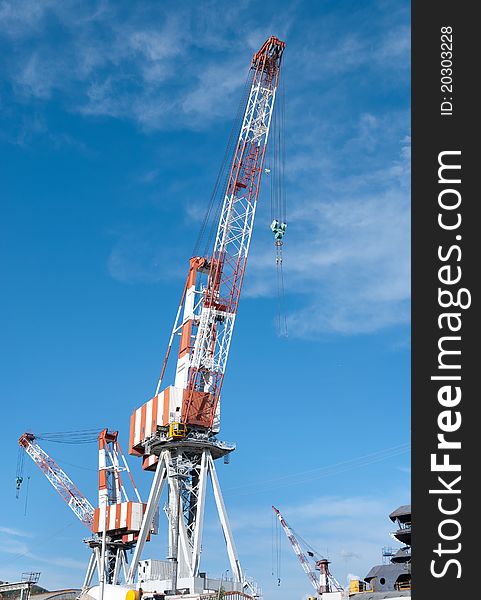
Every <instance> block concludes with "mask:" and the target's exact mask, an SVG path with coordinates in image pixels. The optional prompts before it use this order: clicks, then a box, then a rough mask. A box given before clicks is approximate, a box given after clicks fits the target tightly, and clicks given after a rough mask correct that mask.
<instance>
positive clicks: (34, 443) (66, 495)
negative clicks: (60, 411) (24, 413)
mask: <svg viewBox="0 0 481 600" xmlns="http://www.w3.org/2000/svg"><path fill="white" fill-rule="evenodd" d="M97 439H98V444H99V471H98V507H97V508H94V506H93V505H92V504H91V503H90V502H89V500H88V499H87V498H86V497H85V496H84V494H83V493H82V492H81V491H80V490H79V489H78V487H77V486H76V485H75V484H74V483H73V481H72V480H71V479H70V477H69V476H68V475H67V474H66V473H65V472H64V471H63V469H61V468H60V466H59V465H58V464H57V463H56V462H55V460H54V459H53V458H52V457H51V456H49V455H48V454H47V452H45V450H44V449H43V448H41V446H40V444H39V443H38V439H37V436H35V434H33V433H29V432H25V433H24V434H23V435H22V436H21V437H20V439H19V440H18V443H19V445H20V447H21V448H22V449H23V450H24V451H25V453H26V454H27V455H28V456H30V458H31V459H32V460H33V461H34V463H35V464H36V465H37V466H38V467H39V468H40V469H41V471H42V472H43V474H44V475H45V477H46V478H47V479H48V481H49V482H50V483H51V485H52V486H53V487H54V489H55V490H56V491H57V492H58V493H59V494H60V496H61V497H62V499H63V500H64V501H65V502H66V503H67V505H68V506H69V508H70V509H71V510H72V511H73V512H74V514H75V515H76V517H77V518H78V519H79V520H80V521H81V522H82V523H83V524H84V525H85V527H86V528H87V529H88V530H89V531H90V533H91V536H90V537H89V538H87V539H85V540H84V541H85V543H86V544H87V545H88V546H89V548H90V549H91V550H92V554H91V556H90V560H89V563H88V567H87V572H86V575H85V580H84V586H83V587H84V588H88V587H90V585H91V583H92V580H93V576H94V574H95V572H96V571H97V572H98V578H99V582H100V583H101V584H102V583H109V584H116V583H119V582H120V581H121V579H124V580H125V578H126V576H127V568H128V561H127V551H129V550H131V549H132V548H133V547H134V546H135V543H136V541H137V537H138V533H139V530H140V525H141V522H142V517H143V513H144V510H145V504H144V503H142V501H141V498H140V495H139V492H138V490H137V487H136V486H135V482H134V480H133V478H132V475H131V473H130V469H129V466H128V464H127V461H126V460H125V456H124V454H123V452H122V449H121V448H120V444H119V442H118V432H117V431H108V429H103V430H102V431H101V432H100V433H99V434H98V438H97ZM56 441H59V440H58V439H57V440H56ZM64 441H67V442H68V436H67V437H66V438H65V440H64ZM70 443H71V442H70ZM122 471H125V472H126V473H127V474H128V475H129V478H130V480H131V483H132V487H133V489H134V494H135V496H136V500H135V501H131V500H130V499H129V497H128V495H127V491H126V488H125V485H124V482H123V480H122V477H121V472H122ZM21 480H22V474H21V473H20V472H19V473H17V486H19V481H20V483H21Z"/></svg>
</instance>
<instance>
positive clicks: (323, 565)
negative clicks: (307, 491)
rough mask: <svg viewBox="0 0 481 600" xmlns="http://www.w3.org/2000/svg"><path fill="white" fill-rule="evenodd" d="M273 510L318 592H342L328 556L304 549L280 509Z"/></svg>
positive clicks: (273, 508) (318, 593)
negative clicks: (310, 559)
mask: <svg viewBox="0 0 481 600" xmlns="http://www.w3.org/2000/svg"><path fill="white" fill-rule="evenodd" d="M272 510H273V511H274V512H275V514H276V516H277V518H278V519H279V522H280V524H281V525H282V529H283V530H284V532H285V534H286V536H287V539H288V540H289V542H290V544H291V546H292V549H293V550H294V552H295V554H296V556H297V558H298V560H299V562H300V563H301V567H302V568H303V570H304V572H305V573H306V575H307V576H308V577H309V581H310V582H311V584H312V586H313V588H314V589H315V590H316V594H317V595H318V596H319V595H321V594H324V593H327V592H342V587H341V585H340V584H339V582H338V581H337V580H336V579H335V578H334V577H333V575H331V572H330V571H329V561H328V560H327V559H326V558H323V557H321V556H320V555H319V554H318V553H317V552H316V551H314V550H313V549H311V548H309V549H307V550H306V551H304V550H303V549H302V546H301V544H300V542H299V540H298V539H297V537H296V535H295V534H294V532H293V530H292V529H291V527H290V526H289V525H288V523H287V521H286V520H285V519H284V517H283V516H282V515H281V513H280V512H279V510H278V509H277V508H276V507H275V506H273V507H272ZM306 554H307V556H309V557H310V558H312V559H313V561H314V565H312V564H311V562H310V561H309V559H308V558H307V556H306ZM315 571H319V578H318V577H317V576H316V573H315Z"/></svg>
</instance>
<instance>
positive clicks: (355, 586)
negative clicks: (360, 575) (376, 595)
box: [349, 579, 366, 593]
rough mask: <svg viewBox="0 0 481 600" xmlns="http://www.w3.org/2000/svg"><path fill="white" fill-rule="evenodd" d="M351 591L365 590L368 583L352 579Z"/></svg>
mask: <svg viewBox="0 0 481 600" xmlns="http://www.w3.org/2000/svg"><path fill="white" fill-rule="evenodd" d="M349 591H350V592H351V593H356V592H365V591H366V584H365V583H364V581H360V580H359V579H351V581H350V582H349Z"/></svg>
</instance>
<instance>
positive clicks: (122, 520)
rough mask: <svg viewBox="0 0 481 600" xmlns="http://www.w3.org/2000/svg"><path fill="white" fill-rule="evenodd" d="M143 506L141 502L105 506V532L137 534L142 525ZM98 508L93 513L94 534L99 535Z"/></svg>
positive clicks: (100, 528)
mask: <svg viewBox="0 0 481 600" xmlns="http://www.w3.org/2000/svg"><path fill="white" fill-rule="evenodd" d="M145 506H146V505H145V504H143V503H141V502H121V503H119V504H109V505H108V506H107V523H106V528H107V531H121V530H122V531H129V532H138V531H140V527H141V525H142V516H143V514H144V511H145ZM99 520H100V508H96V509H95V512H94V532H95V533H99V532H100V531H103V528H102V527H101V526H100V524H99Z"/></svg>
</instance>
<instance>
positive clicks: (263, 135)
mask: <svg viewBox="0 0 481 600" xmlns="http://www.w3.org/2000/svg"><path fill="white" fill-rule="evenodd" d="M283 49H284V43H283V42H280V41H279V40H277V38H270V39H269V40H268V41H267V42H266V43H265V44H264V46H263V47H262V48H261V50H260V51H259V52H258V53H256V54H255V55H254V58H253V61H252V65H251V68H252V69H254V70H255V73H254V76H253V79H252V84H251V89H250V93H249V97H248V99H247V103H246V107H245V112H244V118H243V121H242V126H241V129H240V134H239V139H238V142H237V146H236V149H235V153H234V157H233V160H232V165H231V169H230V175H229V180H228V183H227V188H226V193H225V198H224V203H223V206H222V210H221V214H220V218H219V223H218V228H217V235H216V239H215V243H214V250H213V255H212V258H211V260H210V269H209V274H208V279H207V285H206V288H205V290H204V300H203V306H202V309H201V314H200V319H199V321H198V323H199V325H198V328H197V332H196V335H195V339H194V344H193V351H192V360H191V363H190V365H189V367H190V368H189V375H188V380H187V385H186V388H185V389H186V393H185V398H184V403H183V407H182V408H183V411H182V419H183V421H184V422H185V423H187V424H188V425H195V426H199V427H205V428H207V429H212V428H213V427H214V421H215V420H216V412H217V408H218V402H219V398H220V390H221V387H222V381H223V377H224V372H225V367H226V363H227V358H228V354H229V347H230V343H231V339H232V331H233V328H234V324H235V314H236V312H237V306H238V303H239V298H240V293H241V288H242V283H243V279H244V274H245V268H246V262H247V256H248V252H249V245H250V241H251V236H252V228H253V224H254V218H255V212H256V202H257V198H258V194H259V187H260V181H261V176H262V171H263V163H264V157H265V150H266V145H267V140H268V135H269V127H270V124H271V118H272V114H273V110H274V103H275V97H276V90H277V84H278V78H279V69H280V65H281V59H282V53H283ZM218 416H219V415H217V417H218Z"/></svg>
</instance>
